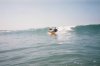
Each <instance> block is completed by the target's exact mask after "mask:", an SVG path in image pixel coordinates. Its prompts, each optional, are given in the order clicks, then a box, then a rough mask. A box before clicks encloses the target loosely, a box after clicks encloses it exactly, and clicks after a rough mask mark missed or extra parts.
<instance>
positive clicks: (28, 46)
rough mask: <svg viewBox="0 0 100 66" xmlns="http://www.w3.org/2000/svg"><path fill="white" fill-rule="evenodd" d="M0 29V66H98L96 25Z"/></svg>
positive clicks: (99, 47) (99, 31)
mask: <svg viewBox="0 0 100 66" xmlns="http://www.w3.org/2000/svg"><path fill="white" fill-rule="evenodd" d="M47 32H48V28H39V29H29V30H16V31H8V30H0V66H100V24H97V25H79V26H73V27H66V26H62V27H58V32H57V36H50V35H48V33H47Z"/></svg>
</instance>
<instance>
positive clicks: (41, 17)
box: [0, 0, 100, 30]
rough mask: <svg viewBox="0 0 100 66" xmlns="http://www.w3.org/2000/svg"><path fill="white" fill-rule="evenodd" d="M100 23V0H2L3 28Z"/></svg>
mask: <svg viewBox="0 0 100 66" xmlns="http://www.w3.org/2000/svg"><path fill="white" fill-rule="evenodd" d="M84 24H100V0H0V30H6V29H7V30H12V29H13V30H16V29H28V28H34V27H48V26H73V25H84Z"/></svg>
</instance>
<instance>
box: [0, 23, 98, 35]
mask: <svg viewBox="0 0 100 66" xmlns="http://www.w3.org/2000/svg"><path fill="white" fill-rule="evenodd" d="M57 28H58V32H59V33H66V32H67V31H71V32H74V33H77V34H100V24H96V25H78V26H62V27H57ZM47 32H48V27H46V28H39V29H28V30H16V31H11V30H10V31H9V30H0V35H1V34H45V33H47Z"/></svg>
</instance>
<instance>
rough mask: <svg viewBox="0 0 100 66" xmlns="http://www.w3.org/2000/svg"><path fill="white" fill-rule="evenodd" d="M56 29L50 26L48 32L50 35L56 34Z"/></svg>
mask: <svg viewBox="0 0 100 66" xmlns="http://www.w3.org/2000/svg"><path fill="white" fill-rule="evenodd" d="M57 31H58V29H57V28H56V27H52V28H49V31H48V32H49V34H50V35H51V36H56V32H57Z"/></svg>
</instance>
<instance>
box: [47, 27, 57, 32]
mask: <svg viewBox="0 0 100 66" xmlns="http://www.w3.org/2000/svg"><path fill="white" fill-rule="evenodd" d="M57 31H58V29H57V28H56V27H53V28H49V32H57Z"/></svg>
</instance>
